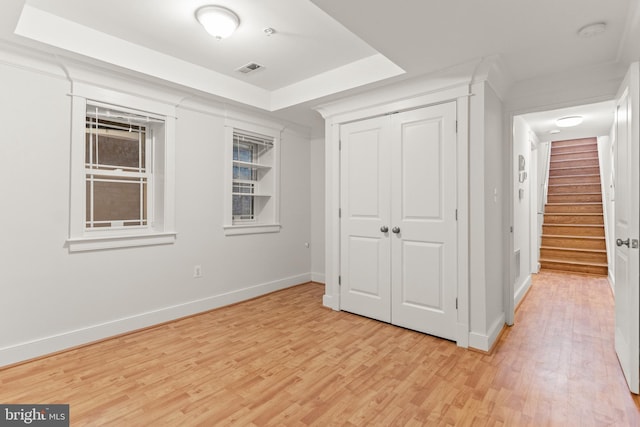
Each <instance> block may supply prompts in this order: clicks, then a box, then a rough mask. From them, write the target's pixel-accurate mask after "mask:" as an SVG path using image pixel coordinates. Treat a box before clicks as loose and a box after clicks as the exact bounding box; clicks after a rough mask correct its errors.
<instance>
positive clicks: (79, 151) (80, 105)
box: [68, 90, 175, 251]
mask: <svg viewBox="0 0 640 427" xmlns="http://www.w3.org/2000/svg"><path fill="white" fill-rule="evenodd" d="M100 92H101V93H102V94H104V93H107V94H108V93H109V91H105V90H101V91H100ZM106 98H109V97H108V96H106ZM118 98H119V99H122V98H125V99H127V98H130V101H131V102H132V103H133V104H136V101H138V98H136V97H128V96H122V95H120V96H119V97H118ZM141 104H142V106H144V105H145V103H144V102H142V103H141ZM147 104H149V103H147ZM153 104H154V103H151V105H153ZM159 109H160V110H162V107H160V108H159ZM72 111H73V113H72V114H73V119H72V127H73V128H72V165H71V215H70V217H71V224H70V237H69V239H68V245H69V249H70V250H71V251H82V250H96V249H108V248H117V247H128V246H146V245H154V244H165V243H172V242H173V241H174V240H175V231H174V229H173V225H174V220H173V217H174V207H173V182H172V181H173V176H174V168H173V162H172V153H173V145H174V143H173V139H174V135H173V134H174V131H173V129H174V126H173V125H174V120H175V118H174V117H169V116H166V115H162V114H158V113H154V112H150V111H142V110H139V109H134V108H129V107H123V106H120V105H113V104H108V103H105V102H100V101H94V100H91V99H87V98H84V97H81V96H75V97H74V99H73V108H72ZM168 111H171V110H170V108H169V110H168Z"/></svg>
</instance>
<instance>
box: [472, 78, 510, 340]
mask: <svg viewBox="0 0 640 427" xmlns="http://www.w3.org/2000/svg"><path fill="white" fill-rule="evenodd" d="M472 90H473V93H474V96H473V97H472V98H471V99H470V103H471V105H470V106H471V113H470V115H471V117H470V124H471V125H470V126H471V127H470V132H469V133H470V148H469V185H470V186H469V209H470V212H469V220H470V223H469V234H470V236H469V240H470V259H469V264H470V266H469V268H470V274H469V276H470V277H469V288H470V295H469V299H470V308H471V309H470V341H469V345H470V346H471V347H474V348H478V349H481V350H489V349H490V348H491V346H492V345H493V343H494V342H495V339H496V338H497V336H498V334H499V333H500V331H501V330H502V327H503V326H504V323H505V309H504V304H503V300H504V298H503V294H504V279H505V275H504V271H505V269H506V265H505V262H504V256H503V255H504V249H503V244H504V242H505V233H506V231H507V230H506V227H507V225H506V224H505V221H504V220H503V213H504V208H503V204H504V203H506V202H507V200H508V197H506V194H505V191H506V190H505V189H504V185H503V183H504V176H503V165H504V158H503V156H504V155H506V153H508V147H505V145H504V139H503V137H502V129H503V124H502V123H503V122H502V117H503V109H502V102H501V100H500V98H498V96H497V95H496V93H495V91H494V90H493V89H492V87H491V86H490V85H489V84H488V83H486V82H481V83H477V84H474V85H473V89H472Z"/></svg>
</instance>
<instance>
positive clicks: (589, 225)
mask: <svg viewBox="0 0 640 427" xmlns="http://www.w3.org/2000/svg"><path fill="white" fill-rule="evenodd" d="M542 225H546V226H551V227H599V228H604V225H603V224H549V223H546V222H545V223H543V224H542Z"/></svg>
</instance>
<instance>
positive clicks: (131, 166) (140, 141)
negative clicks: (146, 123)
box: [85, 117, 146, 172]
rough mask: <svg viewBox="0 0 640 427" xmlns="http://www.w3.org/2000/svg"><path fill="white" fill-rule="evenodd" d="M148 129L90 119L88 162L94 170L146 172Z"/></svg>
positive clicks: (87, 146) (87, 130)
mask: <svg viewBox="0 0 640 427" xmlns="http://www.w3.org/2000/svg"><path fill="white" fill-rule="evenodd" d="M145 151H146V135H145V128H144V127H141V126H134V125H128V124H127V123H118V122H114V121H104V120H96V119H94V118H90V117H87V129H86V145H85V162H86V163H87V166H88V167H90V168H94V169H111V170H113V169H124V170H135V171H140V172H143V171H144V170H145V167H146V164H145V163H146V161H145Z"/></svg>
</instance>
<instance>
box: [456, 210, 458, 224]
mask: <svg viewBox="0 0 640 427" xmlns="http://www.w3.org/2000/svg"><path fill="white" fill-rule="evenodd" d="M457 220H458V209H456V221H457Z"/></svg>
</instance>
